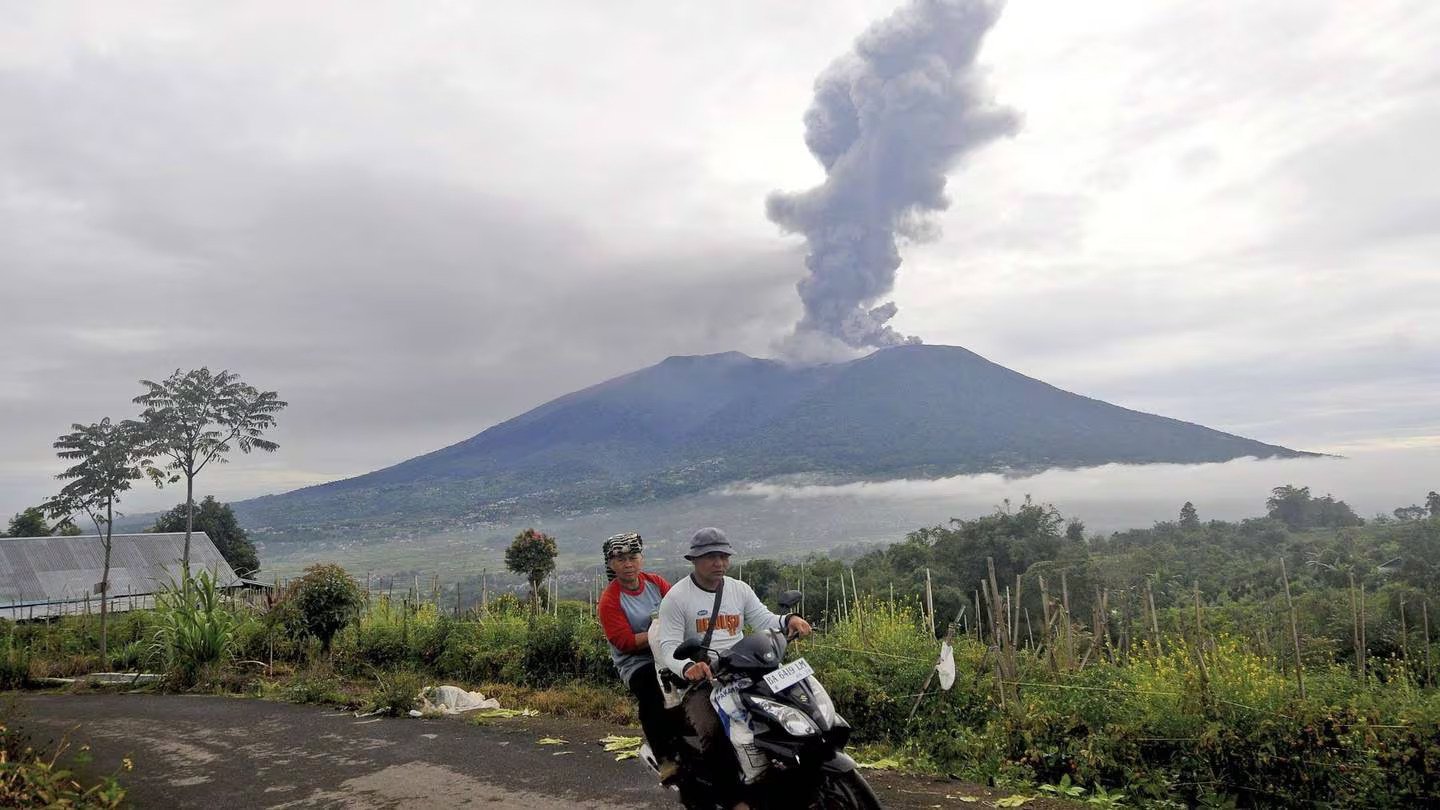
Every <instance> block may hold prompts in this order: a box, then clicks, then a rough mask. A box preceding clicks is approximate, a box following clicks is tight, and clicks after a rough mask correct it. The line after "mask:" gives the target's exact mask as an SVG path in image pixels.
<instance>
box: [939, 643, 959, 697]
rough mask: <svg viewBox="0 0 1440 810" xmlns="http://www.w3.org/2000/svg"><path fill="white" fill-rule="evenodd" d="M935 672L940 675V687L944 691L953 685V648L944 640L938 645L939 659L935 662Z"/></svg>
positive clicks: (947, 690)
mask: <svg viewBox="0 0 1440 810" xmlns="http://www.w3.org/2000/svg"><path fill="white" fill-rule="evenodd" d="M935 672H936V673H938V674H939V675H940V688H941V689H943V690H945V691H946V692H949V691H950V687H952V686H954V685H955V648H954V647H951V646H950V642H948V641H946V642H944V643H943V644H941V645H940V660H939V661H938V662H937V663H936V664H935Z"/></svg>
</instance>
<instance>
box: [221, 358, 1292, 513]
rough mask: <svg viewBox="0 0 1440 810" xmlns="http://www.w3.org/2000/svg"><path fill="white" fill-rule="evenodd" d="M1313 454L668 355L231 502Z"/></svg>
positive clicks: (992, 374)
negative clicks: (388, 454) (362, 464)
mask: <svg viewBox="0 0 1440 810" xmlns="http://www.w3.org/2000/svg"><path fill="white" fill-rule="evenodd" d="M1313 455H1315V454H1313V453H1304V452H1300V451H1296V450H1291V449H1289V448H1285V447H1279V446H1276V445H1272V444H1264V443H1262V442H1259V441H1255V440H1253V439H1248V438H1244V437H1241V436H1235V435H1232V434H1229V433H1223V432H1220V431H1217V430H1212V429H1210V428H1207V427H1203V426H1201V425H1196V424H1192V423H1189V422H1182V421H1179V420H1176V419H1170V418H1167V417H1163V416H1156V415H1154V414H1148V413H1142V412H1139V411H1133V410H1129V409H1127V408H1122V407H1119V406H1116V405H1111V404H1109V403H1106V402H1102V401H1100V400H1096V399H1091V398H1089V397H1085V396H1081V395H1079V394H1074V393H1070V392H1068V391H1063V390H1061V389H1059V388H1056V387H1054V386H1052V385H1048V384H1046V383H1044V382H1041V381H1040V380H1036V379H1033V378H1031V377H1027V376H1025V375H1023V374H1020V373H1018V372H1015V371H1011V370H1010V369H1007V368H1005V367H1003V366H1000V365H997V364H995V363H992V362H990V361H989V360H986V359H985V358H983V357H980V356H979V355H977V354H975V353H973V352H970V351H968V350H966V349H962V348H959V347H954V346H927V345H910V346H896V347H893V348H887V349H882V350H880V351H877V352H875V353H873V354H870V355H868V356H865V357H862V358H859V359H857V360H853V361H849V362H844V363H833V364H827V365H819V366H806V367H796V366H790V365H785V364H783V363H780V362H777V361H773V360H764V359H757V358H754V357H749V356H747V355H744V354H740V353H738V352H727V353H724V354H712V355H702V356H681V357H670V358H668V359H666V360H664V361H663V362H660V363H658V364H656V365H653V366H650V367H649V368H645V369H641V370H639V371H635V372H632V373H630V374H626V375H623V376H620V377H616V378H614V379H612V380H608V381H606V382H603V383H600V384H598V385H594V386H591V387H589V388H585V389H583V390H580V391H576V392H574V393H572V394H568V395H566V396H563V397H560V398H559V399H555V400H553V401H551V402H547V403H545V404H544V405H541V406H539V407H538V408H535V409H534V410H531V411H529V412H527V413H524V414H521V415H519V416H516V417H515V418H513V419H510V420H508V421H506V422H502V423H500V424H498V425H495V426H493V427H491V428H489V429H487V430H484V431H482V432H481V433H478V434H476V435H475V436H472V437H471V438H468V439H466V440H464V441H462V442H459V443H457V444H453V445H451V446H449V447H446V448H443V449H440V450H436V451H434V452H431V453H426V454H425V455H422V456H417V457H415V458H412V459H410V460H408V461H404V462H401V463H399V464H396V465H394V466H391V467H386V468H384V469H381V470H376V471H374V472H371V473H367V474H365V475H360V476H357V477H354V478H348V479H345V480H341V481H334V482H331V483H327V484H321V485H317V486H311V487H307V488H304V489H299V490H295V491H293V492H288V493H285V494H281V495H270V496H265V497H262V498H255V499H252V500H249V501H242V502H239V503H236V504H234V507H235V510H236V512H237V514H238V515H239V517H240V518H241V519H242V520H243V521H244V522H245V524H246V525H247V526H251V527H255V528H256V529H257V530H260V531H267V530H268V531H280V532H288V531H292V530H301V529H305V528H307V527H308V528H310V529H314V528H318V527H338V526H341V525H347V526H352V527H353V526H369V527H375V526H392V527H401V526H405V527H409V528H419V527H422V526H426V525H430V526H437V525H457V524H463V523H469V522H480V521H487V520H507V519H513V518H516V517H520V516H525V515H543V514H551V513H556V512H573V511H578V510H586V509H593V508H597V507H605V506H621V505H628V504H635V503H640V502H645V501H656V500H665V499H668V498H674V497H678V496H682V495H687V494H692V493H696V492H702V491H705V490H708V489H713V488H716V487H720V486H723V485H726V484H732V483H737V482H741V481H755V480H763V479H769V478H776V477H779V476H802V475H803V476H806V477H807V479H810V480H822V481H827V482H843V481H856V480H881V479H891V478H937V477H944V476H951V475H957V474H962V473H978V472H994V471H1012V472H1034V471H1039V470H1041V469H1045V468H1051V467H1088V466H1097V465H1101V464H1110V463H1117V462H1118V463H1126V464H1148V463H1181V464H1188V463H1205V462H1220V461H1228V460H1230V459H1235V458H1240V457H1245V456H1253V457H1259V458H1268V457H1299V456H1313Z"/></svg>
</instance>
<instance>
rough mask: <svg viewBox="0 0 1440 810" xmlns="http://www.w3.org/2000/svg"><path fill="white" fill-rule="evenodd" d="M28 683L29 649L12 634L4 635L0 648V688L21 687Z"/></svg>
mask: <svg viewBox="0 0 1440 810" xmlns="http://www.w3.org/2000/svg"><path fill="white" fill-rule="evenodd" d="M29 685H30V650H29V649H28V648H27V647H26V646H25V645H24V644H23V643H21V642H17V641H16V640H15V637H14V636H13V635H9V636H6V637H5V647H4V648H3V649H0V689H23V688H25V687H26V686H29Z"/></svg>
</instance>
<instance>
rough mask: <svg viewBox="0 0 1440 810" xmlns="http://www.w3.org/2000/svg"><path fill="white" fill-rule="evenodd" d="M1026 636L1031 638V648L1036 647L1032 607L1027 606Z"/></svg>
mask: <svg viewBox="0 0 1440 810" xmlns="http://www.w3.org/2000/svg"><path fill="white" fill-rule="evenodd" d="M1025 636H1026V638H1028V639H1030V649H1032V650H1033V649H1035V631H1034V630H1033V629H1032V628H1031V627H1030V608H1028V607H1027V608H1025Z"/></svg>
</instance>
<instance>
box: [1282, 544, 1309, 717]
mask: <svg viewBox="0 0 1440 810" xmlns="http://www.w3.org/2000/svg"><path fill="white" fill-rule="evenodd" d="M1280 578H1281V579H1282V580H1284V582H1285V604H1286V605H1287V606H1289V608H1290V640H1291V641H1292V642H1294V644H1295V684H1296V685H1297V686H1299V687H1300V699H1301V700H1304V699H1305V673H1304V666H1303V665H1302V663H1301V659H1300V627H1299V619H1298V617H1297V616H1296V614H1295V600H1294V599H1292V598H1291V597H1290V574H1289V572H1288V571H1286V570H1285V558H1284V557H1281V558H1280Z"/></svg>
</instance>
